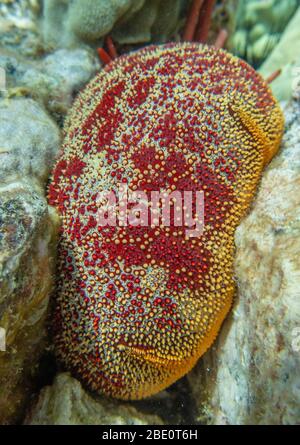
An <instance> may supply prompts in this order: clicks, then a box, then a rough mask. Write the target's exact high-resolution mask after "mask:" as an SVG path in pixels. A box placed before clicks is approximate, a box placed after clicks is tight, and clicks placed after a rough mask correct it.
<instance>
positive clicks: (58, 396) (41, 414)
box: [25, 373, 162, 425]
mask: <svg viewBox="0 0 300 445" xmlns="http://www.w3.org/2000/svg"><path fill="white" fill-rule="evenodd" d="M25 424H27V425H28V424H29V425H161V424H162V420H161V419H160V418H159V417H158V416H153V415H150V414H142V413H141V412H138V411H137V410H136V409H135V408H134V407H132V406H130V405H129V404H120V403H118V402H116V401H112V400H109V399H105V398H101V397H93V396H92V395H90V394H88V393H87V392H86V391H85V390H84V389H83V388H82V386H81V384H80V383H79V382H78V380H76V379H74V378H72V377H71V376H70V375H69V374H68V373H62V374H58V375H57V376H56V378H55V381H54V383H53V385H52V386H46V387H45V388H43V389H42V391H41V393H40V395H39V398H38V401H37V403H36V405H35V406H34V407H33V408H32V409H31V412H30V413H29V414H28V416H27V418H26V420H25Z"/></svg>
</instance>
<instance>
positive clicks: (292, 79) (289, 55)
mask: <svg viewBox="0 0 300 445" xmlns="http://www.w3.org/2000/svg"><path fill="white" fill-rule="evenodd" d="M296 42H300V7H299V8H298V9H297V12H296V14H295V15H294V17H293V18H292V20H291V21H290V23H289V25H288V26H287V28H286V30H285V32H284V34H283V35H282V37H281V40H280V42H279V43H278V45H277V46H276V47H275V48H274V50H273V51H272V53H271V54H270V56H269V57H268V59H267V60H266V61H265V62H264V64H263V65H262V66H261V68H260V70H259V71H260V73H261V74H262V76H264V77H265V78H267V77H269V76H270V75H271V74H272V73H274V72H275V71H276V70H278V69H281V74H280V76H278V77H277V79H275V80H274V81H273V82H272V83H271V88H272V90H273V93H274V95H275V96H276V97H277V99H279V100H281V101H288V100H290V99H291V97H292V95H293V94H294V93H295V92H297V90H298V91H300V45H299V44H296Z"/></svg>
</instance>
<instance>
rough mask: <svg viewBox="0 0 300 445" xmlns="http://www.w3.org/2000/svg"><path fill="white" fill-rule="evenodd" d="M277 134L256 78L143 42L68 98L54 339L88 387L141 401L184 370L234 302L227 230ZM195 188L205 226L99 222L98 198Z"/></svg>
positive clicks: (57, 176) (58, 187)
mask: <svg viewBox="0 0 300 445" xmlns="http://www.w3.org/2000/svg"><path fill="white" fill-rule="evenodd" d="M282 131H283V117H282V113H281V111H280V108H279V106H278V104H277V103H276V101H275V99H274V98H273V96H272V94H271V91H270V89H269V87H268V86H267V85H266V84H265V82H264V81H263V79H262V78H261V77H260V75H259V74H258V73H256V72H255V71H254V70H253V69H252V68H251V67H250V66H249V65H247V64H246V63H245V62H244V61H242V60H239V59H238V58H235V57H233V56H231V55H230V54H228V53H226V52H225V51H223V50H216V49H214V48H210V47H207V46H203V45H199V44H192V43H185V44H184V43H182V44H169V45H162V46H150V47H147V48H145V49H143V50H140V51H138V52H135V53H132V54H128V55H125V56H122V57H119V58H118V59H116V60H115V61H114V62H112V63H110V64H109V65H107V66H106V67H105V68H104V69H103V71H101V73H99V74H98V75H97V76H96V77H95V78H94V79H93V80H92V81H91V82H90V84H89V85H88V86H87V87H86V88H85V90H84V91H83V92H82V93H81V94H80V95H79V97H78V98H77V99H76V101H75V104H74V106H73V107H72V110H71V111H70V113H69V116H68V118H67V121H66V124H65V140H64V145H63V150H62V154H61V156H60V158H59V159H58V161H57V164H56V166H55V169H54V172H53V176H52V179H51V183H50V186H49V199H50V204H52V205H54V206H55V207H56V208H57V209H58V211H59V213H60V215H61V218H62V230H61V240H60V245H59V282H58V288H57V294H56V296H55V302H54V303H55V310H54V322H53V326H54V328H53V330H54V340H55V345H56V351H57V355H58V358H59V360H60V361H61V362H62V363H63V364H64V366H65V367H66V368H67V369H69V370H71V371H72V372H73V373H74V374H75V375H76V376H78V377H79V378H81V379H82V380H83V381H84V382H85V383H86V384H87V385H88V386H89V387H90V388H91V389H93V390H96V391H99V392H102V393H105V394H107V395H111V396H113V397H117V398H122V399H139V398H142V397H146V396H148V395H151V394H154V393H156V392H158V391H159V390H161V389H163V388H165V387H167V386H168V385H170V384H171V383H172V382H174V381H175V380H176V379H178V378H179V377H181V376H182V375H184V374H185V373H186V372H188V371H189V370H190V369H191V367H192V366H193V365H194V364H195V363H196V361H197V359H198V358H199V357H200V356H201V355H202V354H203V353H204V352H205V351H206V349H207V348H208V347H209V346H210V345H211V343H212V342H213V340H214V339H215V337H216V335H217V333H218V330H219V328H220V326H221V324H222V321H223V320H224V318H225V316H226V314H227V313H228V311H229V309H230V306H231V304H232V299H233V293H234V288H235V286H234V279H233V257H234V231H235V229H236V227H237V225H238V224H239V222H240V220H241V218H242V217H243V215H244V214H245V212H246V210H247V208H248V207H249V203H250V202H251V199H252V198H253V196H254V193H255V190H256V187H257V184H258V182H259V179H260V176H261V172H262V170H263V168H264V166H265V165H266V164H267V163H268V162H269V160H270V159H271V158H272V156H273V155H274V154H275V153H276V151H277V149H278V147H279V144H280V140H281V136H282ZM120 183H122V184H126V185H127V186H128V188H129V190H131V191H134V190H143V191H145V192H146V193H150V192H151V191H153V190H162V189H165V190H168V191H176V190H177V191H181V192H182V191H184V190H191V191H197V190H202V191H203V192H204V199H205V208H204V210H205V216H204V231H203V234H202V235H201V236H200V237H194V238H189V237H187V236H186V233H185V230H184V229H185V228H184V227H176V226H174V225H172V224H171V226H170V227H164V226H163V225H158V226H154V225H153V226H149V227H137V226H127V227H120V226H116V227H102V226H99V225H98V224H97V211H98V204H97V195H98V193H99V192H100V191H102V190H106V189H109V190H114V191H117V188H118V185H119V184H120Z"/></svg>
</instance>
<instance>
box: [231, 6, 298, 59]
mask: <svg viewBox="0 0 300 445" xmlns="http://www.w3.org/2000/svg"><path fill="white" fill-rule="evenodd" d="M297 6H298V0H284V1H282V0H267V1H265V0H264V1H258V0H240V1H239V3H238V9H237V13H236V18H235V22H236V25H235V32H234V33H233V34H232V37H231V38H230V40H229V50H230V51H231V52H233V53H234V54H236V55H237V56H239V57H242V58H245V59H246V60H247V61H248V62H249V63H250V64H252V65H254V66H255V67H258V66H259V65H260V64H261V63H262V62H263V61H264V60H265V59H266V57H267V56H268V55H269V54H270V53H271V51H272V50H273V49H274V48H275V47H276V45H277V43H278V41H279V39H280V37H281V34H282V33H283V31H284V29H285V27H286V25H287V24H288V22H289V20H290V19H291V17H292V16H293V14H294V12H295V11H296V9H297Z"/></svg>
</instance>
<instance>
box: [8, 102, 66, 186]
mask: <svg viewBox="0 0 300 445" xmlns="http://www.w3.org/2000/svg"><path fill="white" fill-rule="evenodd" d="M0 121H1V126H0V156H1V164H0V181H1V182H5V183H9V182H12V181H14V180H15V179H18V178H19V179H20V178H23V177H24V176H28V177H30V178H31V180H33V181H38V183H39V184H44V183H45V181H46V179H47V178H48V176H49V173H50V169H51V167H52V165H53V162H54V158H55V155H56V154H57V152H58V149H59V144H60V134H59V130H58V128H57V126H56V125H55V124H54V122H53V121H52V120H51V119H50V117H49V116H48V114H47V113H46V112H45V110H44V109H43V108H42V107H41V106H40V105H39V104H38V103H37V102H35V101H33V100H32V99H25V98H20V99H14V100H9V99H7V100H3V101H1V102H0Z"/></svg>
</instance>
